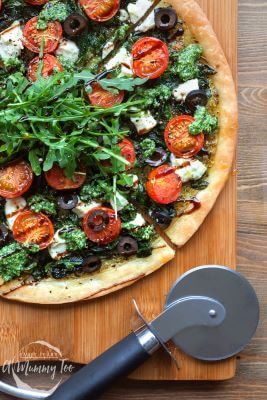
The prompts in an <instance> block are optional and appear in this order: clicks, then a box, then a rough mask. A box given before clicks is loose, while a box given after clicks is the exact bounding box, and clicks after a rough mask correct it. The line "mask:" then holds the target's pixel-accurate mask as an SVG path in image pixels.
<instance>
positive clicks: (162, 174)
mask: <svg viewBox="0 0 267 400" xmlns="http://www.w3.org/2000/svg"><path fill="white" fill-rule="evenodd" d="M146 190H147V193H148V195H149V197H151V199H152V200H154V201H155V202H156V203H160V204H169V203H173V202H174V201H176V200H177V199H178V197H179V196H180V194H181V190H182V181H181V178H180V177H179V176H178V175H177V174H176V173H175V169H174V168H173V167H171V166H170V165H166V164H165V165H161V166H160V167H158V168H155V169H154V170H153V171H151V172H150V174H149V175H148V181H147V183H146Z"/></svg>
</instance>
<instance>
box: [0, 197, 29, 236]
mask: <svg viewBox="0 0 267 400" xmlns="http://www.w3.org/2000/svg"><path fill="white" fill-rule="evenodd" d="M25 208H26V200H25V199H24V197H17V198H16V199H6V204H5V216H6V219H7V225H8V227H9V228H10V229H12V228H13V225H14V222H15V219H16V218H17V216H18V215H19V214H20V212H21V211H23V210H24V209H25Z"/></svg>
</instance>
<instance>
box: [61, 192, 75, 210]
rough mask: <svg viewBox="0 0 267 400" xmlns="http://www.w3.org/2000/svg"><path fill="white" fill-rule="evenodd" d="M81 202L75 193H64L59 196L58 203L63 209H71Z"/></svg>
mask: <svg viewBox="0 0 267 400" xmlns="http://www.w3.org/2000/svg"><path fill="white" fill-rule="evenodd" d="M78 202H79V198H78V196H77V194H75V193H63V194H61V195H60V196H58V198H57V203H58V205H59V207H60V208H62V209H63V210H71V209H72V208H74V207H76V206H77V204H78Z"/></svg>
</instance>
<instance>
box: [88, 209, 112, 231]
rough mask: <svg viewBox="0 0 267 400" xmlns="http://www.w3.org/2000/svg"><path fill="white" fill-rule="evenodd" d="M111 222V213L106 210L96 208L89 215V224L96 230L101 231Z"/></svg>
mask: <svg viewBox="0 0 267 400" xmlns="http://www.w3.org/2000/svg"><path fill="white" fill-rule="evenodd" d="M108 223H109V215H108V213H106V211H104V210H95V211H93V212H92V213H91V215H89V218H88V226H89V228H91V229H92V230H93V231H94V232H101V231H103V229H105V228H106V226H107V225H108Z"/></svg>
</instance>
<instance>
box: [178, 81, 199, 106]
mask: <svg viewBox="0 0 267 400" xmlns="http://www.w3.org/2000/svg"><path fill="white" fill-rule="evenodd" d="M198 89H199V85H198V79H191V80H190V81H187V82H185V83H182V84H181V85H179V86H178V87H177V88H175V89H173V92H172V94H173V97H174V98H175V100H177V101H182V100H185V98H186V96H187V95H188V93H190V92H192V90H198Z"/></svg>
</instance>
